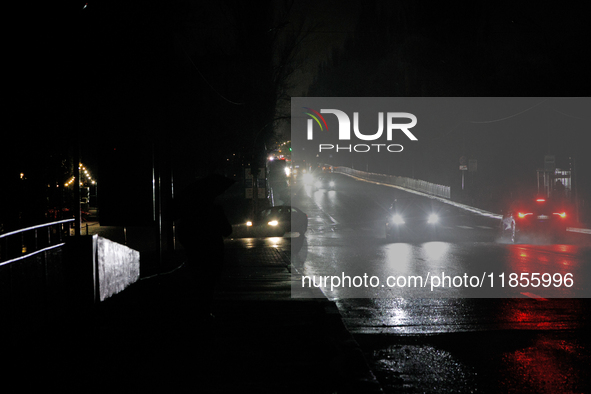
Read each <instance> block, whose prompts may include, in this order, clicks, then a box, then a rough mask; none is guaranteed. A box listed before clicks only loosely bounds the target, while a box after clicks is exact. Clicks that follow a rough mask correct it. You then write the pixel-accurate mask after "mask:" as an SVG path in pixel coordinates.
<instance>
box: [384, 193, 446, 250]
mask: <svg viewBox="0 0 591 394" xmlns="http://www.w3.org/2000/svg"><path fill="white" fill-rule="evenodd" d="M447 212H448V210H447V209H446V208H444V207H443V206H441V205H440V204H437V203H435V202H434V201H433V200H427V199H425V198H424V197H416V198H415V197H409V198H397V199H395V200H394V201H393V202H392V205H391V206H390V209H389V210H388V215H387V217H386V240H387V241H391V240H397V241H398V240H401V239H403V238H412V239H419V240H430V239H433V238H435V237H436V236H437V235H438V233H439V231H440V228H441V225H442V223H443V222H444V221H446V219H447Z"/></svg>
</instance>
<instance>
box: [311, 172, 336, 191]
mask: <svg viewBox="0 0 591 394" xmlns="http://www.w3.org/2000/svg"><path fill="white" fill-rule="evenodd" d="M335 185H336V184H335V180H334V177H333V176H332V175H330V174H321V175H320V176H318V177H317V178H316V179H315V180H314V183H313V186H314V190H321V189H324V190H334V189H335Z"/></svg>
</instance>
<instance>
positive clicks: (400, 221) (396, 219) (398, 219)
mask: <svg viewBox="0 0 591 394" xmlns="http://www.w3.org/2000/svg"><path fill="white" fill-rule="evenodd" d="M392 223H394V224H404V223H405V222H404V219H403V218H402V216H400V214H398V213H397V214H396V215H394V216H392Z"/></svg>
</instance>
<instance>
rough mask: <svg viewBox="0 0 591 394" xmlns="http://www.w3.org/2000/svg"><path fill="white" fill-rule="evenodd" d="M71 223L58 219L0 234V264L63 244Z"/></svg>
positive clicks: (67, 220) (68, 233) (68, 220)
mask: <svg viewBox="0 0 591 394" xmlns="http://www.w3.org/2000/svg"><path fill="white" fill-rule="evenodd" d="M73 223H74V219H73V218H72V219H65V220H58V221H56V222H49V223H43V224H39V225H36V226H31V227H26V228H21V229H18V230H14V231H10V232H7V233H3V234H0V266H3V265H6V264H10V263H13V262H15V261H18V260H22V259H25V258H27V257H30V256H33V255H35V254H37V253H42V252H45V251H48V250H51V249H54V248H58V247H60V246H62V245H64V243H65V242H64V238H65V237H67V236H69V235H70V231H71V226H72V224H73Z"/></svg>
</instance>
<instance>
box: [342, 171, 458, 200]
mask: <svg viewBox="0 0 591 394" xmlns="http://www.w3.org/2000/svg"><path fill="white" fill-rule="evenodd" d="M334 172H340V173H343V174H348V175H353V176H356V177H358V178H362V179H367V180H370V181H375V182H380V183H385V184H388V185H395V186H400V187H404V188H407V189H411V190H416V191H419V192H423V193H427V194H430V195H432V196H437V197H443V198H448V199H449V198H451V189H450V187H449V186H445V185H438V184H435V183H431V182H427V181H423V180H420V179H413V178H407V177H403V176H396V175H386V174H375V173H372V172H365V171H359V170H354V169H352V168H349V167H334Z"/></svg>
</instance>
